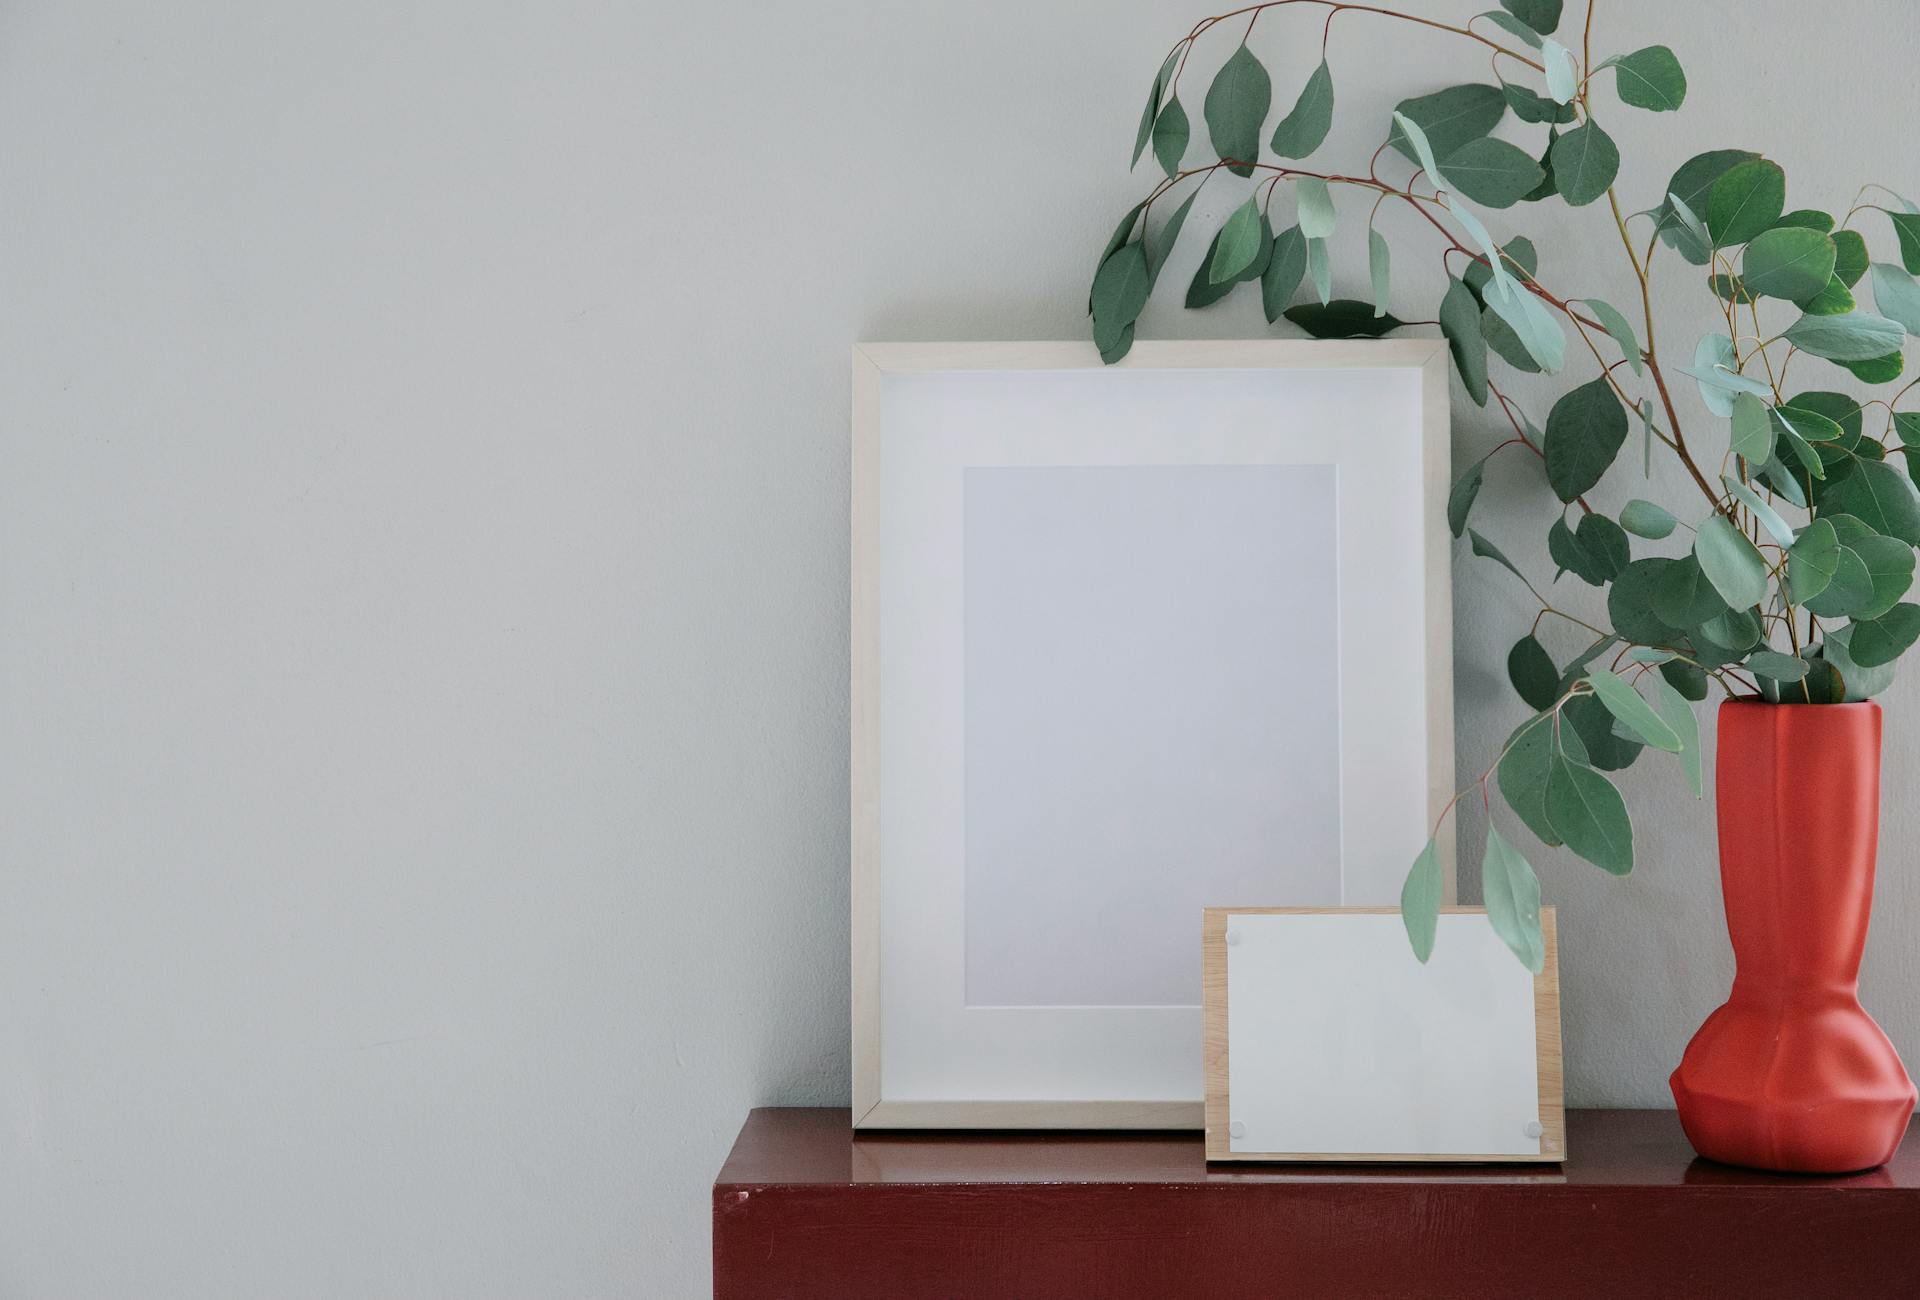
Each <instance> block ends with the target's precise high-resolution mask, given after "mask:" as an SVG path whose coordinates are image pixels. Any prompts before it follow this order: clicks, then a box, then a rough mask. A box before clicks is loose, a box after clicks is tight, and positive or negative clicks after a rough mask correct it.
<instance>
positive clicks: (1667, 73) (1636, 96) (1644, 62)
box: [1613, 45, 1687, 113]
mask: <svg viewBox="0 0 1920 1300" xmlns="http://www.w3.org/2000/svg"><path fill="white" fill-rule="evenodd" d="M1613 67H1614V76H1615V83H1614V84H1615V88H1616V89H1617V90H1618V92H1619V95H1620V99H1621V102H1622V103H1626V104H1631V105H1633V106H1634V107H1635V108H1644V109H1649V110H1651V111H1652V112H1655V113H1671V112H1673V111H1674V110H1675V109H1677V108H1679V107H1680V105H1681V104H1682V103H1684V102H1685V101H1686V98H1687V74H1686V73H1685V72H1684V71H1682V70H1681V67H1680V60H1679V59H1677V58H1675V57H1674V54H1673V51H1672V50H1670V49H1668V48H1667V47H1666V46H1664V45H1649V46H1648V47H1647V48H1646V49H1644V50H1635V51H1634V52H1633V53H1632V54H1628V55H1624V56H1622V57H1621V58H1619V59H1616V60H1614V61H1613Z"/></svg>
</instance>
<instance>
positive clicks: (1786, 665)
mask: <svg viewBox="0 0 1920 1300" xmlns="http://www.w3.org/2000/svg"><path fill="white" fill-rule="evenodd" d="M1747 667H1748V668H1749V669H1751V670H1752V671H1753V672H1755V673H1758V674H1759V675H1760V676H1762V677H1771V678H1773V680H1774V681H1776V682H1797V681H1799V680H1800V679H1801V678H1802V677H1805V676H1806V675H1807V661H1806V660H1804V659H1800V658H1796V657H1795V656H1793V655H1783V654H1781V653H1779V652H1778V651H1776V650H1756V651H1754V652H1753V653H1752V654H1750V655H1748V656H1747Z"/></svg>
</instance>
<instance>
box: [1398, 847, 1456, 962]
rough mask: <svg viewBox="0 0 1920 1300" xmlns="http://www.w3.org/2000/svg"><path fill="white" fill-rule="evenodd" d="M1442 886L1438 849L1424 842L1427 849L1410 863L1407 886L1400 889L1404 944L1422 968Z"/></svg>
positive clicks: (1429, 951) (1428, 954)
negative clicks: (1408, 945)
mask: <svg viewBox="0 0 1920 1300" xmlns="http://www.w3.org/2000/svg"><path fill="white" fill-rule="evenodd" d="M1444 893H1445V885H1444V882H1443V881H1442V879H1441V876H1440V845H1439V843H1438V841H1436V840H1428V841H1427V847H1426V848H1424V849H1422V850H1420V856H1419V857H1417V858H1415V859H1414V860H1413V869H1412V870H1410V871H1409V872H1407V883H1406V884H1404V885H1402V886H1401V887H1400V923H1401V924H1402V925H1404V926H1406V927H1407V942H1408V943H1409V944H1411V945H1413V955H1414V956H1415V957H1418V958H1419V959H1420V962H1421V964H1422V965H1425V964H1426V960H1427V958H1429V957H1431V956H1433V938H1434V934H1435V932H1436V931H1437V930H1438V929H1439V927H1440V900H1441V898H1442V897H1443V895H1444Z"/></svg>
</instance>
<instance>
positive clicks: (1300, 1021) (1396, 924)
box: [1201, 907, 1567, 1164]
mask: <svg viewBox="0 0 1920 1300" xmlns="http://www.w3.org/2000/svg"><path fill="white" fill-rule="evenodd" d="M1540 933H1541V937H1542V939H1543V940H1544V941H1545V960H1544V963H1543V965H1542V968H1541V970H1540V971H1539V972H1538V973H1537V974H1536V973H1533V972H1531V971H1529V970H1527V969H1526V967H1524V966H1522V965H1521V964H1520V963H1519V962H1518V961H1517V960H1515V958H1514V956H1513V954H1512V953H1511V952H1510V951H1509V950H1508V949H1507V947H1506V945H1505V944H1504V943H1503V942H1502V941H1501V940H1500V938H1499V936H1498V935H1497V934H1495V933H1494V930H1493V927H1492V926H1491V925H1490V924H1488V922H1487V913H1486V909H1485V908H1480V907H1448V908H1443V909H1441V913H1440V919H1439V925H1438V927H1437V938H1436V941H1435V944H1434V950H1433V952H1432V954H1431V956H1430V957H1429V958H1428V960H1427V961H1426V962H1425V963H1422V962H1420V961H1419V960H1418V959H1417V958H1416V957H1415V956H1414V955H1413V953H1412V951H1411V949H1410V947H1409V946H1408V944H1407V942H1406V936H1405V933H1404V927H1403V925H1402V923H1401V920H1400V914H1399V911H1398V910H1397V909H1395V908H1286V907H1253V908H1241V907H1210V908H1208V909H1207V910H1206V920H1205V923H1204V926H1203V928H1202V938H1201V943H1202V946H1203V949H1204V952H1205V964H1206V976H1205V983H1206V1044H1207V1046H1206V1074H1207V1103H1206V1107H1207V1119H1206V1144H1207V1159H1208V1160H1212V1161H1227V1160H1234V1161H1265V1162H1276V1161H1278V1162H1289V1163H1313V1162H1328V1163H1339V1164H1353V1163H1370V1162H1388V1163H1426V1162H1433V1161H1446V1162H1454V1163H1463V1164H1493V1163H1518V1164H1527V1163H1536V1164H1538V1163H1555V1162H1559V1161H1563V1160H1565V1159H1566V1158H1567V1127H1566V1104H1565V1098H1564V1095H1563V1058H1562V1053H1561V1041H1560V957H1559V934H1558V927H1557V923H1556V917H1555V914H1554V909H1553V908H1551V907H1543V908H1541V909H1540ZM1303 986H1306V987H1310V989H1311V992H1309V993H1306V994H1304V995H1303V994H1302V993H1301V989H1302V987H1303ZM1230 993H1231V994H1232V995H1233V996H1232V997H1230ZM1249 993H1251V994H1252V998H1253V1000H1252V1001H1251V1002H1250V1004H1249V1005H1245V1006H1237V1004H1236V1003H1235V1001H1234V997H1238V998H1240V999H1242V1000H1243V1001H1245V1000H1246V999H1247V996H1248V994H1249ZM1236 1043H1237V1044H1239V1045H1240V1048H1241V1050H1240V1053H1239V1054H1238V1055H1236V1054H1235V1051H1234V1048H1235V1044H1236ZM1236 1086H1237V1087H1239V1088H1240V1089H1241V1090H1242V1092H1243V1093H1244V1094H1247V1096H1246V1097H1245V1099H1244V1100H1243V1101H1242V1103H1241V1104H1239V1105H1236V1104H1235V1102H1234V1088H1235V1087H1236Z"/></svg>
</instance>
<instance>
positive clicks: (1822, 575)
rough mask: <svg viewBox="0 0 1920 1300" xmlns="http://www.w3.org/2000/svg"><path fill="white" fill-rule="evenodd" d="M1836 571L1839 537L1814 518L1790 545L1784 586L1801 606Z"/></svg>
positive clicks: (1829, 524) (1826, 522)
mask: <svg viewBox="0 0 1920 1300" xmlns="http://www.w3.org/2000/svg"><path fill="white" fill-rule="evenodd" d="M1839 568H1840V538H1839V535H1838V534H1837V533H1835V531H1834V528H1833V523H1832V521H1830V520H1826V519H1816V520H1814V521H1813V522H1812V523H1810V524H1808V525H1807V526H1806V527H1805V528H1803V529H1801V530H1800V535H1799V536H1798V537H1797V538H1795V539H1794V543H1793V545H1792V546H1790V547H1788V548H1787V585H1788V586H1789V587H1790V588H1791V589H1792V592H1793V600H1794V603H1795V604H1804V603H1806V602H1807V601H1809V600H1812V599H1814V598H1815V597H1817V596H1818V595H1820V593H1821V592H1823V591H1825V590H1826V589H1827V586H1828V584H1830V583H1831V582H1832V581H1833V576H1834V574H1835V573H1837V572H1838V571H1839ZM1795 680H1798V679H1797V678H1796V679H1795Z"/></svg>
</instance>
